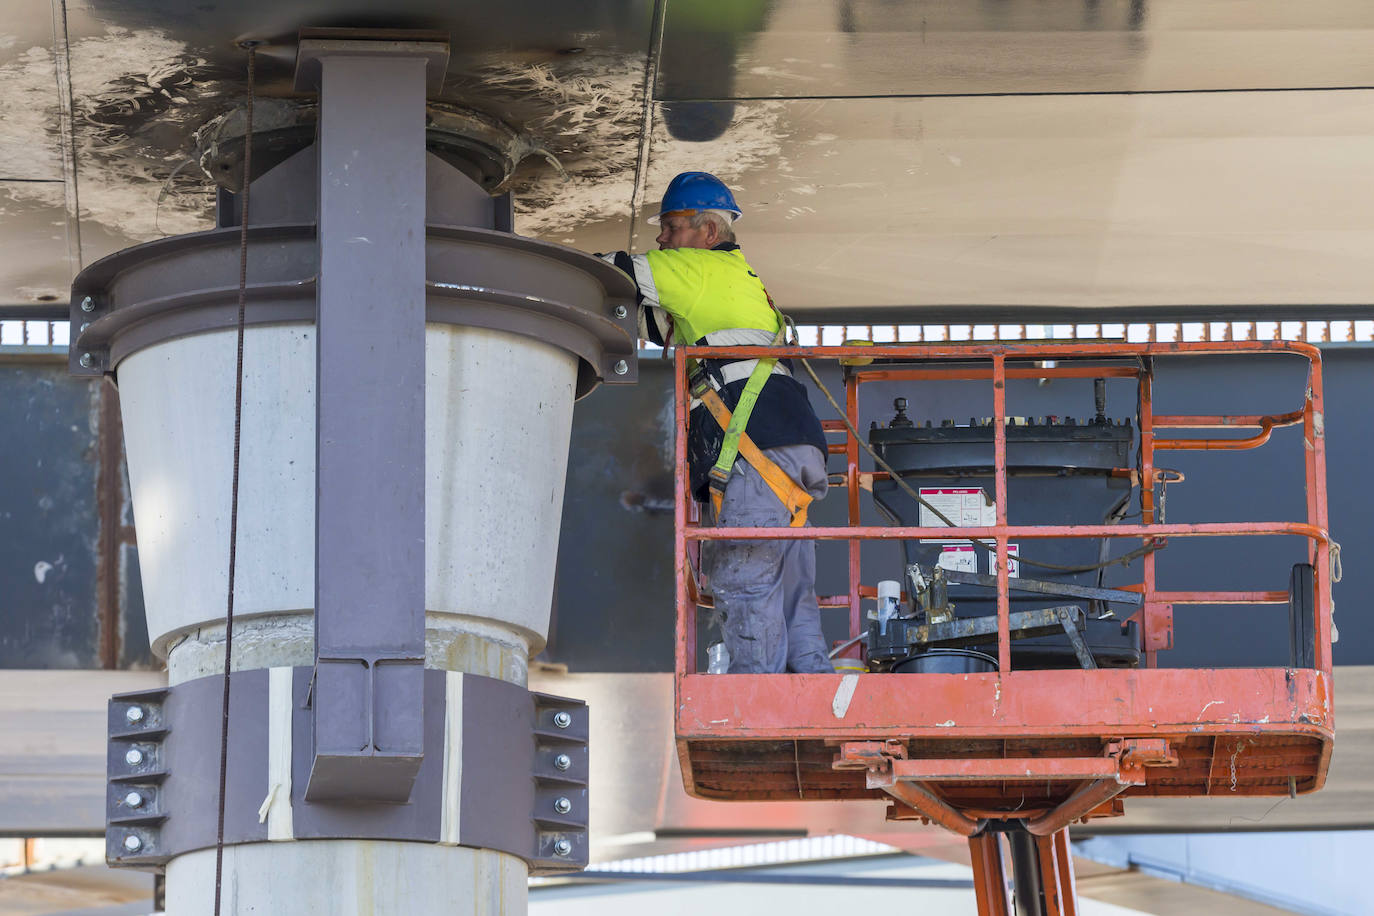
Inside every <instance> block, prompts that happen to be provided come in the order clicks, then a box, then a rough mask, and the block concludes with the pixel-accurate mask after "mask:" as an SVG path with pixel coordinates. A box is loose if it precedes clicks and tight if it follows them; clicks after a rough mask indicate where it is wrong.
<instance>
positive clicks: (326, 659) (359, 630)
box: [306, 43, 427, 803]
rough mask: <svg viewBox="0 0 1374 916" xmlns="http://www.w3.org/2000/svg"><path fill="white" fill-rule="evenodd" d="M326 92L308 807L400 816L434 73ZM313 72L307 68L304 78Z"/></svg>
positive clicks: (404, 52)
mask: <svg viewBox="0 0 1374 916" xmlns="http://www.w3.org/2000/svg"><path fill="white" fill-rule="evenodd" d="M349 44H350V43H343V46H342V47H341V48H339V49H337V50H333V51H330V50H324V51H321V52H320V53H318V54H317V55H316V56H315V57H313V58H312V62H317V65H318V68H319V79H320V127H319V142H318V144H317V149H318V152H319V220H318V223H319V246H320V283H319V309H318V317H317V327H318V340H317V363H316V379H317V387H316V436H317V439H316V483H315V487H316V491H315V499H316V502H315V641H316V656H315V686H314V690H313V698H312V699H313V708H314V717H315V719H314V726H315V727H314V763H313V766H312V768H311V772H310V782H309V787H308V788H307V790H306V797H307V798H309V799H310V800H312V801H319V800H325V799H331V798H332V799H345V798H347V799H352V800H355V801H361V800H370V801H378V802H393V803H400V802H404V801H406V800H407V799H408V798H409V797H410V792H411V787H412V785H413V784H414V781H415V777H416V774H417V773H418V772H419V769H420V762H421V759H422V757H423V755H424V735H423V728H422V727H423V720H424V716H423V707H422V704H423V673H424V658H425V622H424V613H425V565H424V564H425V514H424V513H425V503H424V500H425V451H424V449H425V338H424V335H425V159H424V156H425V80H426V69H427V63H426V61H427V58H426V56H425V54H424V53H423V52H422V50H417V49H414V48H407V47H406V45H405V44H404V43H400V44H396V45H389V43H383V44H388V45H389V53H384V54H383V53H373V54H370V55H367V56H362V55H355V54H353V53H350V51H351V49H350V48H349V47H348V45H349ZM312 65H313V64H312Z"/></svg>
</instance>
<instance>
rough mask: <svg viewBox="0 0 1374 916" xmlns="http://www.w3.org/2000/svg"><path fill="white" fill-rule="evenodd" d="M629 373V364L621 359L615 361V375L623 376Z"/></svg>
mask: <svg viewBox="0 0 1374 916" xmlns="http://www.w3.org/2000/svg"><path fill="white" fill-rule="evenodd" d="M629 371H630V364H629V363H627V362H625V360H623V359H618V360H616V361H615V374H616V375H624V374H625V373H627V372H629Z"/></svg>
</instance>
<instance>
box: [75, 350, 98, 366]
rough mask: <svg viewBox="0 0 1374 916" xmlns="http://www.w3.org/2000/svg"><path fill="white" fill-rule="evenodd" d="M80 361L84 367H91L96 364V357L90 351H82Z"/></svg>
mask: <svg viewBox="0 0 1374 916" xmlns="http://www.w3.org/2000/svg"><path fill="white" fill-rule="evenodd" d="M78 362H80V363H81V368H82V369H90V368H91V367H92V366H94V365H95V357H94V356H92V355H91V354H89V353H82V354H81V359H80V360H78Z"/></svg>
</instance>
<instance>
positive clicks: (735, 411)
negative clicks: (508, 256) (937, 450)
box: [602, 172, 834, 674]
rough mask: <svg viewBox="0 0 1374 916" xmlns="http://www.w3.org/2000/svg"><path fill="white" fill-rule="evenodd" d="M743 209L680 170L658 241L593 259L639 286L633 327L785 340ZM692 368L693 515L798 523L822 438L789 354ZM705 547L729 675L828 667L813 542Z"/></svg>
mask: <svg viewBox="0 0 1374 916" xmlns="http://www.w3.org/2000/svg"><path fill="white" fill-rule="evenodd" d="M741 215H742V214H741V211H740V208H739V206H738V205H737V204H736V203H735V198H734V195H733V194H731V193H730V189H729V188H727V187H726V186H725V184H724V183H722V182H721V181H720V179H718V178H716V177H715V176H714V175H711V174H708V173H706V172H683V173H682V174H680V175H678V176H677V177H676V178H674V179H673V180H672V181H671V182H670V183H669V184H668V188H667V191H666V192H665V193H664V195H663V202H662V204H661V206H660V207H659V213H658V216H656V217H653V218H651V219H650V222H651V223H656V224H657V225H658V226H659V227H660V231H659V234H658V238H657V242H658V248H659V250H657V251H650V252H648V253H647V254H641V255H630V254H628V253H627V252H624V251H617V252H614V253H612V254H606V255H602V257H603V258H605V259H606V260H608V261H610V262H611V263H612V264H614V265H616V266H617V267H619V268H620V269H621V270H623V271H625V273H627V274H629V275H630V276H631V277H633V278H634V280H635V283H636V285H637V286H638V290H639V291H638V301H639V305H640V312H639V317H640V335H641V336H642V337H644V338H646V339H648V340H651V341H653V342H654V343H656V344H660V345H662V346H668V345H670V344H673V343H677V344H688V345H697V346H716V347H721V346H768V345H775V344H780V343H782V341H783V339H784V333H785V322H784V320H783V318H782V315H781V314H780V313H779V312H778V310H777V309H776V308H775V307H774V305H773V302H772V299H771V298H770V297H769V295H768V293H767V291H766V290H765V289H764V286H763V283H762V281H761V280H760V279H759V276H758V274H756V273H755V272H754V271H753V269H752V268H751V267H750V266H749V262H748V261H746V260H745V259H744V254H743V253H742V252H741V251H740V248H739V245H738V244H736V242H735V231H734V222H735V221H736V220H738V219H739V218H740V216H741ZM692 371H693V381H692V394H693V402H692V409H691V413H690V416H689V419H688V433H687V456H688V465H689V478H690V481H691V483H690V486H691V492H692V495H693V497H694V498H696V499H697V500H699V501H701V502H702V503H704V504H705V509H704V512H703V517H704V518H706V519H707V520H708V522H711V523H714V524H715V525H718V526H729V527H782V526H789V525H792V526H797V525H803V524H805V523H806V507H807V505H808V504H809V503H810V502H811V501H812V500H814V499H819V498H820V497H822V496H824V495H825V490H826V468H825V457H826V443H825V434H824V433H823V432H822V430H821V424H820V420H819V419H817V417H816V413H815V411H814V410H812V409H811V403H810V401H809V400H808V399H807V395H806V389H805V388H804V387H802V385H801V383H800V382H798V381H797V380H796V379H794V378H793V377H792V372H791V367H790V363H789V362H788V361H786V360H776V359H764V360H757V359H744V360H723V359H706V360H701V361H695V360H694V361H693V366H692ZM736 415H738V416H736ZM702 553H703V558H702V567H703V570H702V571H703V573H704V575H705V577H706V579H707V581H708V582H709V586H710V590H711V594H712V595H713V597H714V600H715V607H716V611H717V619H720V620H721V635H722V637H723V640H724V644H725V648H726V650H727V651H728V653H729V667H728V669H727V670H728V672H729V673H731V674H757V673H772V672H782V671H794V672H830V671H833V670H834V666H833V665H832V664H831V662H830V659H829V655H828V653H827V651H826V644H825V638H824V636H823V635H822V633H821V620H820V609H819V607H818V606H817V602H816V587H815V579H816V545H815V542H814V541H809V540H720V541H706V542H704V544H703V549H702ZM721 618H723V619H721Z"/></svg>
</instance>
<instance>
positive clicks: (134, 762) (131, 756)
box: [124, 747, 143, 767]
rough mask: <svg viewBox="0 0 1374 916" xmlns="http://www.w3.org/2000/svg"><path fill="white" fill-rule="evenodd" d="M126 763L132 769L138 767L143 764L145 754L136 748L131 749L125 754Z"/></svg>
mask: <svg viewBox="0 0 1374 916" xmlns="http://www.w3.org/2000/svg"><path fill="white" fill-rule="evenodd" d="M124 762H125V763H127V764H128V765H129V766H131V767H136V766H138V765H139V764H140V763H142V762H143V752H142V751H140V750H139V749H138V748H136V747H131V748H129V749H128V750H127V751H125V752H124Z"/></svg>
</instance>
